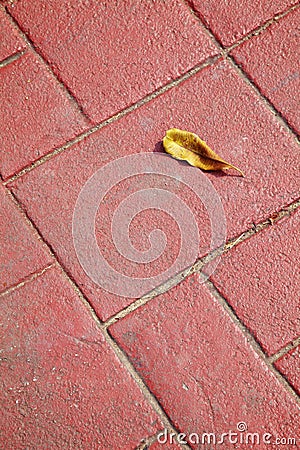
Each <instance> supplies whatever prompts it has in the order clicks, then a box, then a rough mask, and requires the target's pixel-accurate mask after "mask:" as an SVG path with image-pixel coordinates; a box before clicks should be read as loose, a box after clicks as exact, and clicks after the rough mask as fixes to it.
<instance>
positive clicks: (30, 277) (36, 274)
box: [0, 262, 55, 297]
mask: <svg viewBox="0 0 300 450" xmlns="http://www.w3.org/2000/svg"><path fill="white" fill-rule="evenodd" d="M54 266H55V262H52V263H51V264H48V266H46V267H44V268H43V269H42V270H39V271H37V272H34V273H33V274H30V275H28V276H27V277H25V278H24V279H23V280H22V281H20V283H18V284H16V285H15V286H10V287H9V288H8V289H6V290H5V291H3V292H0V297H4V296H5V295H8V294H10V293H11V292H13V291H15V290H17V289H19V288H20V287H22V286H24V285H25V284H27V283H30V282H31V281H33V280H35V279H36V278H38V277H40V276H41V275H43V273H45V272H47V270H49V269H51V268H52V267H54Z"/></svg>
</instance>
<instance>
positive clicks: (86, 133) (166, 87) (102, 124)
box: [3, 55, 221, 185]
mask: <svg viewBox="0 0 300 450" xmlns="http://www.w3.org/2000/svg"><path fill="white" fill-rule="evenodd" d="M219 59H221V55H216V56H214V57H211V58H207V59H206V60H205V61H204V62H203V63H201V64H199V65H197V66H195V67H193V68H192V69H190V70H188V71H187V72H185V73H184V74H183V75H180V77H178V78H176V79H175V80H173V81H171V82H170V83H168V84H166V85H164V86H162V87H160V88H159V89H157V90H156V91H154V92H152V93H151V94H149V95H147V96H146V97H144V98H142V99H140V100H138V101H137V102H136V103H134V104H133V105H131V106H128V107H127V108H125V109H123V110H122V111H120V112H118V113H116V114H114V115H113V116H111V117H109V118H108V119H106V120H104V121H103V122H100V123H99V124H97V125H95V126H94V127H92V128H90V129H89V130H87V131H84V132H83V133H81V134H79V135H78V136H76V137H75V138H74V139H72V140H70V141H68V142H67V143H66V144H64V145H63V146H62V147H59V148H57V149H55V150H53V151H52V152H50V153H48V154H47V155H45V156H42V157H41V158H40V159H37V160H36V161H35V162H34V163H32V164H30V165H29V166H27V167H25V168H24V169H22V170H21V171H19V172H18V173H16V174H15V175H13V176H11V177H9V178H8V179H7V180H5V181H4V183H3V184H4V185H6V184H8V183H12V182H13V181H15V180H17V179H18V178H20V177H22V176H23V175H25V174H26V173H28V172H31V170H33V169H35V168H36V167H38V166H40V165H41V164H44V163H45V162H46V161H48V160H49V159H51V158H52V157H54V156H56V155H59V154H60V153H61V152H63V151H64V150H67V149H68V148H70V147H72V146H73V145H74V144H77V143H78V142H81V141H82V140H84V139H85V138H86V137H87V136H89V135H91V134H93V133H95V132H96V131H98V130H100V129H102V128H104V127H106V126H107V125H109V124H111V123H113V122H115V121H117V120H119V119H121V118H122V117H124V116H126V115H127V114H129V113H131V112H132V111H135V110H136V109H137V108H139V107H140V106H143V105H145V104H147V103H149V102H150V101H151V100H153V99H155V98H156V97H158V96H160V95H162V94H164V93H165V92H167V91H169V90H170V89H172V88H173V87H175V86H178V85H179V84H181V83H182V82H183V81H185V80H187V79H189V78H190V77H192V76H193V75H195V74H197V73H198V72H200V71H201V70H202V69H204V68H205V67H208V66H210V65H213V64H214V63H215V62H216V61H218V60H219Z"/></svg>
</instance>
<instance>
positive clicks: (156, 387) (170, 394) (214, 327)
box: [110, 275, 300, 449]
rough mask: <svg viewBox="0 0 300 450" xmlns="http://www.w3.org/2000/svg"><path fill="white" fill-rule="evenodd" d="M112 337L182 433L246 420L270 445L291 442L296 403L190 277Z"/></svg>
mask: <svg viewBox="0 0 300 450" xmlns="http://www.w3.org/2000/svg"><path fill="white" fill-rule="evenodd" d="M110 331H111V333H112V335H113V336H114V338H115V339H116V340H117V342H118V344H119V345H121V347H122V348H123V349H124V350H125V352H126V353H127V354H128V355H129V358H130V360H131V361H132V363H133V364H134V366H135V368H136V370H137V371H138V372H139V373H140V374H141V375H142V377H143V379H144V380H145V381H146V383H147V384H148V386H149V387H150V389H151V391H152V392H153V393H154V394H155V396H156V397H157V398H158V399H159V401H160V402H161V404H162V406H163V408H164V410H165V411H166V412H167V414H168V415H169V417H170V418H171V420H172V421H173V423H174V424H175V426H176V427H178V428H179V429H180V430H181V431H182V432H183V433H186V434H188V435H189V434H190V433H198V434H200V435H201V436H202V434H203V433H205V432H206V433H216V434H218V436H220V434H221V433H228V432H229V430H232V431H233V432H237V424H238V423H239V422H244V423H245V424H246V426H247V428H248V431H249V432H251V433H254V432H256V433H259V435H260V436H262V435H263V434H264V433H267V432H269V433H270V434H272V438H270V439H271V442H272V443H274V439H275V438H279V437H286V438H287V437H295V438H296V437H297V435H298V432H299V427H298V423H299V418H300V417H299V416H300V411H299V407H298V405H297V402H296V401H295V400H294V399H293V398H292V397H291V396H290V395H289V394H288V393H287V392H286V391H285V389H284V388H283V386H282V385H281V383H279V381H278V380H277V379H276V377H275V376H274V374H273V373H272V372H271V371H270V369H269V368H268V367H267V366H266V365H265V363H264V362H263V361H262V360H261V359H260V357H258V356H257V355H256V354H255V353H254V350H252V348H251V347H250V346H249V343H248V342H247V339H245V337H244V335H243V333H242V332H241V331H240V329H239V328H238V327H237V326H236V325H235V324H234V323H233V322H232V321H231V320H230V319H229V317H228V314H227V312H225V311H224V310H223V307H222V306H220V304H219V303H218V301H217V300H215V299H214V298H213V297H212V296H211V294H210V293H209V292H208V290H207V288H206V287H205V286H204V285H201V284H199V281H198V277H197V276H196V275H195V276H192V277H191V278H189V279H187V280H185V281H184V282H183V283H182V284H181V285H179V286H177V287H176V288H173V289H172V290H171V291H169V292H168V293H166V294H164V295H161V296H159V297H156V298H155V299H153V300H152V301H151V302H150V303H148V304H147V305H145V306H143V307H141V308H139V309H138V310H136V311H134V312H133V313H131V314H130V315H128V316H126V317H125V318H124V319H121V320H120V321H118V322H117V323H116V324H114V325H113V326H112V327H111V328H110ZM262 411H263V414H262ZM237 433H238V432H237ZM239 435H240V433H238V436H239ZM200 442H201V441H200ZM206 443H207V441H206ZM229 446H230V444H229V443H228V441H227V448H229ZM192 447H193V448H200V447H199V446H196V445H192ZM204 448H205V447H204ZM207 448H209V447H208V446H207ZM220 448H221V446H220ZM235 448H241V449H248V448H249V445H248V444H245V443H242V444H241V443H240V444H239V445H236V447H235ZM259 448H260V449H265V448H269V446H268V444H264V443H263V442H262V441H260V445H259Z"/></svg>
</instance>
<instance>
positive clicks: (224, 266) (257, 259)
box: [211, 210, 300, 355]
mask: <svg viewBox="0 0 300 450" xmlns="http://www.w3.org/2000/svg"><path fill="white" fill-rule="evenodd" d="M299 244H300V210H298V211H297V212H296V213H295V214H294V216H293V217H291V218H289V219H285V220H284V221H283V222H282V223H279V224H277V225H275V226H274V227H272V228H269V229H267V230H265V231H263V232H261V233H259V234H258V235H256V236H253V237H252V238H251V239H249V240H247V241H245V242H243V243H242V244H240V245H238V246H237V247H235V248H233V249H232V250H231V251H230V252H229V253H228V254H226V255H225V256H224V257H223V258H222V260H221V262H220V264H219V265H218V267H217V269H216V271H215V272H214V274H213V275H212V277H211V279H212V281H213V282H214V283H215V285H216V286H217V288H218V289H219V290H220V292H221V294H222V295H223V296H224V297H225V298H226V299H227V301H228V302H229V303H230V305H231V306H232V307H233V309H234V310H235V311H236V313H237V315H238V316H239V318H240V319H241V320H242V321H243V322H244V323H245V324H246V326H247V327H248V328H249V329H250V330H251V332H252V333H253V334H254V336H255V337H256V339H258V341H259V342H260V344H261V345H262V347H263V348H264V350H265V351H266V352H267V353H268V354H269V355H270V354H272V353H275V352H277V351H278V350H280V349H281V348H282V347H284V346H285V345H287V344H288V343H289V342H290V341H292V340H294V339H295V338H297V337H298V336H299V335H300V317H299V304H300V295H299V287H300V275H299V267H298V266H299V264H298V260H299V255H298V254H299Z"/></svg>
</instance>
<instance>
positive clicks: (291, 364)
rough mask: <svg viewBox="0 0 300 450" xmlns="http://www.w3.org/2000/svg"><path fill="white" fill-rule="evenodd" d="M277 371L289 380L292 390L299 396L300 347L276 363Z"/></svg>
mask: <svg viewBox="0 0 300 450" xmlns="http://www.w3.org/2000/svg"><path fill="white" fill-rule="evenodd" d="M275 366H276V367H277V369H278V370H279V371H280V372H281V373H282V374H283V375H284V376H285V377H286V378H287V379H288V380H289V382H290V383H291V385H292V386H293V387H294V389H295V390H296V391H297V392H298V394H300V379H299V368H300V347H299V346H298V347H296V348H295V349H294V350H291V351H290V352H288V353H287V354H286V355H284V356H283V357H281V358H280V359H279V360H278V361H276V363H275Z"/></svg>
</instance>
